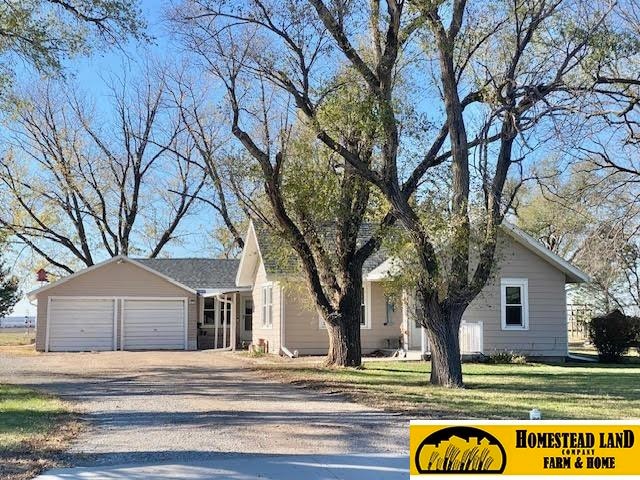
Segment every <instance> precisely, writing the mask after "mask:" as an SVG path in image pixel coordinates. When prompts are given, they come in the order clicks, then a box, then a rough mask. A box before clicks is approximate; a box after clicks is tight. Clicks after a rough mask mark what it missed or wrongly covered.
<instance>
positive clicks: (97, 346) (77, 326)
mask: <svg viewBox="0 0 640 480" xmlns="http://www.w3.org/2000/svg"><path fill="white" fill-rule="evenodd" d="M49 307H50V310H49V327H48V328H49V350H51V351H54V352H56V351H67V352H73V351H104V350H113V337H114V331H113V328H114V326H113V315H114V309H115V302H114V300H113V299H77V298H74V299H57V298H52V299H51V302H50V305H49Z"/></svg>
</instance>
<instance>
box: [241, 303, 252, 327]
mask: <svg viewBox="0 0 640 480" xmlns="http://www.w3.org/2000/svg"><path fill="white" fill-rule="evenodd" d="M242 322H243V324H244V330H245V332H250V331H251V330H252V329H253V299H252V298H245V299H244V301H243V308H242Z"/></svg>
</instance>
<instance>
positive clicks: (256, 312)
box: [252, 262, 281, 353]
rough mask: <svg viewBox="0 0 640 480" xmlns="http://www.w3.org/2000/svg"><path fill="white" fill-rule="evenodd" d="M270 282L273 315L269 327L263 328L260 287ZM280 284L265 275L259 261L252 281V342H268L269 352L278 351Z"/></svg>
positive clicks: (262, 265)
mask: <svg viewBox="0 0 640 480" xmlns="http://www.w3.org/2000/svg"><path fill="white" fill-rule="evenodd" d="M269 284H271V285H272V286H273V297H272V304H273V317H272V326H271V328H265V327H264V326H263V311H262V287H264V286H265V285H269ZM280 290H281V289H280V285H279V284H278V282H274V281H273V280H272V279H270V278H268V277H267V272H266V270H265V269H264V264H263V263H262V262H259V264H258V266H257V269H256V275H255V280H254V282H253V290H252V297H253V331H252V343H253V344H254V345H258V344H259V343H260V341H261V340H262V341H263V342H265V343H267V344H268V352H269V353H279V352H280V323H281V322H280Z"/></svg>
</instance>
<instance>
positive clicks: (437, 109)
mask: <svg viewBox="0 0 640 480" xmlns="http://www.w3.org/2000/svg"><path fill="white" fill-rule="evenodd" d="M182 12H183V16H182V18H183V20H184V19H186V20H187V21H188V22H190V25H191V27H192V32H193V34H194V35H195V37H192V40H193V41H192V42H191V47H192V48H193V49H194V50H196V51H198V52H199V53H203V54H204V55H203V57H204V58H207V59H211V58H212V57H211V55H210V53H211V50H210V48H211V47H212V46H214V47H216V46H217V51H216V54H217V55H216V58H218V59H220V58H222V59H224V62H223V64H224V66H225V67H224V68H220V62H219V61H217V60H213V61H211V62H210V64H209V67H210V68H211V69H212V70H214V71H215V72H216V74H217V75H218V76H219V77H220V78H221V79H222V80H223V81H224V83H225V85H226V87H227V90H228V95H229V99H230V102H231V105H232V110H233V113H234V115H233V132H234V134H235V135H236V137H237V138H238V139H239V140H240V141H241V142H242V143H243V144H244V145H245V147H246V148H247V149H248V150H249V151H250V152H252V154H253V156H254V157H255V158H256V159H258V160H259V161H260V162H261V164H262V165H263V166H264V174H265V179H266V181H267V191H268V193H269V195H270V196H272V197H273V204H274V205H275V206H276V207H277V205H278V202H279V200H278V198H277V194H276V191H277V186H278V174H279V171H280V169H281V168H282V161H283V159H284V156H283V155H282V154H281V152H277V151H276V152H271V151H270V150H266V149H264V148H260V147H259V146H258V145H257V144H256V141H255V134H258V135H262V136H261V139H262V140H264V139H269V138H271V137H270V131H263V132H248V131H247V130H246V129H245V128H243V115H245V113H247V110H246V107H245V105H246V103H247V102H250V101H255V100H259V99H260V98H261V95H266V96H267V98H268V99H269V101H270V102H271V103H270V105H271V106H272V109H273V108H274V106H275V105H280V106H281V107H282V108H281V109H280V115H282V116H284V117H287V118H290V116H291V115H292V113H291V112H290V111H288V110H287V108H286V106H287V105H288V104H289V102H293V104H295V107H296V112H295V114H293V115H295V116H297V117H299V118H303V119H304V121H305V122H306V123H307V124H308V125H309V127H310V128H312V129H313V130H314V132H315V135H316V137H317V138H318V139H319V140H320V141H321V142H322V143H323V144H324V145H325V146H326V147H327V148H329V149H330V150H331V151H333V152H334V153H335V154H336V155H338V156H340V157H341V158H342V159H344V161H345V162H346V163H347V164H348V165H350V167H351V169H352V170H353V171H354V172H356V173H357V174H358V175H359V176H360V177H362V178H364V179H366V180H367V181H369V182H370V183H371V184H373V185H375V186H376V187H378V189H379V190H380V191H381V192H382V193H383V194H384V196H385V198H386V200H387V202H388V203H389V204H390V205H391V208H392V216H393V217H395V218H397V219H398V221H399V223H400V224H401V225H402V226H403V227H404V229H405V230H406V232H407V234H408V237H409V239H410V241H411V243H412V245H413V247H414V250H415V255H416V258H417V264H418V268H419V271H420V272H419V275H418V277H417V282H416V285H415V288H416V291H417V297H418V300H419V302H420V304H421V306H422V310H423V311H424V312H425V317H424V318H423V319H422V324H423V326H424V327H425V328H426V329H427V332H428V335H429V339H430V345H431V352H432V369H431V381H432V383H434V384H438V385H446V386H460V385H462V371H461V365H460V348H459V338H458V335H459V333H458V332H459V327H460V322H461V318H462V315H463V313H464V311H465V309H466V308H467V306H468V305H469V303H470V302H471V301H472V300H473V299H474V298H475V297H476V296H477V294H478V293H479V292H480V290H481V289H482V288H483V287H484V286H485V284H486V282H487V280H488V278H489V276H490V273H491V271H492V268H493V265H494V254H495V250H496V243H497V237H498V230H497V229H498V227H499V225H500V223H501V221H502V219H503V216H504V214H505V211H506V210H507V207H508V204H509V203H510V201H511V200H512V198H513V192H509V193H508V194H506V195H505V193H506V192H505V185H506V184H507V179H508V177H509V174H510V171H513V170H514V168H515V169H516V173H517V172H518V171H519V170H520V169H521V167H522V162H523V159H524V157H525V154H526V153H527V152H530V151H531V149H532V147H531V145H532V143H536V142H541V141H543V140H544V131H545V129H549V128H553V127H554V122H553V120H557V121H560V120H561V119H562V118H563V116H565V115H569V114H571V112H572V111H573V108H574V107H575V105H576V104H575V102H576V97H577V96H578V95H580V93H581V92H583V91H584V90H585V89H586V86H587V84H588V86H590V85H591V83H590V80H589V79H587V78H586V77H587V76H586V75H585V72H584V70H583V69H582V67H583V66H584V65H585V62H586V61H587V60H589V59H590V56H591V54H592V53H593V51H594V46H593V43H594V42H592V40H593V38H594V37H595V35H596V33H599V32H600V30H601V28H602V27H603V24H604V21H605V19H606V16H607V14H608V13H609V8H608V6H607V5H606V4H604V3H603V4H598V2H595V3H594V2H585V1H582V0H532V1H516V2H507V1H498V2H492V3H491V4H489V5H488V4H487V3H486V2H480V1H475V2H471V1H470V2H467V1H465V0H450V1H443V2H428V1H419V2H412V3H408V2H405V1H403V0H386V1H380V0H374V1H371V2H369V3H368V4H366V5H364V4H362V3H358V2H348V1H332V2H324V1H323V0H307V1H305V2H287V3H286V5H284V6H283V5H282V4H281V3H280V2H271V1H269V0H252V1H250V2H240V1H239V2H233V1H232V2H229V1H224V2H222V1H215V0H191V1H187V2H184V5H183V10H182ZM345 69H347V70H349V71H351V72H354V74H355V78H354V79H353V80H351V81H352V82H356V83H358V84H362V85H363V86H364V89H365V91H366V92H367V98H368V99H369V100H371V102H372V103H371V108H370V109H369V110H370V112H371V111H372V112H375V115H374V116H373V117H374V120H373V121H374V122H375V123H376V136H375V138H374V139H373V140H374V143H375V147H374V148H373V149H374V151H375V152H376V153H377V154H378V153H379V158H377V159H376V161H375V162H373V161H370V159H369V158H368V157H366V156H364V157H363V155H362V152H361V151H358V150H354V149H353V146H352V145H351V144H350V142H349V139H348V138H341V137H340V136H338V135H336V134H335V133H334V132H333V131H332V128H331V124H330V121H329V122H328V121H327V118H326V117H324V116H323V114H322V112H323V107H324V102H325V99H326V97H327V95H328V94H329V93H330V92H331V91H332V89H333V88H334V87H335V81H336V79H338V78H339V77H340V75H339V73H340V72H342V71H344V70H345ZM411 80H413V82H411ZM407 81H409V83H410V85H413V86H418V87H419V91H420V93H421V94H422V95H421V96H420V95H419V96H416V97H414V98H413V99H412V100H413V102H414V103H413V105H414V106H416V107H417V106H422V107H423V111H424V112H425V114H426V115H427V116H428V117H429V120H430V121H431V123H432V124H435V125H436V128H434V129H426V130H424V131H422V132H418V139H417V140H416V139H415V138H410V137H408V136H407V135H406V134H405V131H404V130H403V127H404V125H405V122H404V121H405V120H406V118H403V115H404V113H403V112H402V109H401V108H400V107H399V100H400V99H401V98H402V96H403V95H402V93H404V92H406V89H405V88H404V87H405V86H406V82H407ZM265 83H267V84H268V85H269V87H270V88H265V86H264V85H265ZM425 84H426V85H425ZM401 86H402V88H401ZM250 87H253V88H250ZM265 92H266V93H265ZM421 104H422V105H421ZM263 113H264V112H263V111H258V112H253V111H250V113H249V114H250V115H254V116H255V115H258V117H259V118H262V115H263ZM269 113H270V115H271V118H270V119H269V121H268V122H263V124H269V122H271V121H272V120H271V119H272V118H274V117H275V116H276V115H275V113H274V112H273V110H271V111H270V112H269ZM369 115H370V114H369ZM539 126H542V128H535V127H539ZM252 133H254V135H253V137H252V135H251V134H252ZM285 133H286V130H284V129H282V128H281V129H280V130H276V137H277V138H281V137H282V136H283V135H284V134H285ZM532 140H533V142H532ZM416 143H417V144H418V146H419V148H418V150H416V147H415V145H416ZM420 150H421V151H420ZM274 162H275V163H274ZM443 162H447V165H448V170H447V185H448V188H449V190H448V192H449V193H448V195H447V202H446V209H445V210H444V211H442V210H441V211H439V212H432V213H435V214H437V215H439V216H440V217H441V218H438V219H437V221H436V219H434V217H433V215H432V214H429V215H423V213H424V212H423V211H422V209H421V205H422V204H421V203H420V202H415V201H414V194H416V193H422V192H420V190H419V187H420V185H421V182H422V180H423V179H424V178H425V177H428V176H429V175H431V174H433V172H434V169H435V168H436V167H438V166H440V165H442V164H443ZM442 218H445V219H446V221H445V222H442V221H441V220H442ZM283 220H284V222H283V223H286V222H287V221H288V220H287V219H286V217H283ZM443 223H444V224H445V225H446V228H445V229H444V230H442V231H436V230H434V227H435V226H436V225H442V224H443ZM292 232H294V233H296V232H295V230H293V229H292ZM442 237H444V238H445V240H442ZM297 239H300V248H299V255H300V256H301V257H302V258H305V257H311V255H312V252H310V251H309V250H308V248H306V247H305V244H306V243H307V241H306V239H305V237H304V235H297V233H296V234H295V235H294V238H293V240H294V242H295V241H297ZM474 239H477V240H478V241H477V242H474ZM476 254H477V255H476ZM476 258H477V259H478V260H477V261H476V260H475V259H476ZM310 278H311V281H312V283H313V282H314V281H315V282H318V285H316V286H314V285H312V291H317V292H320V291H321V287H323V285H324V286H325V288H326V285H327V284H328V282H330V280H331V279H325V278H322V277H321V276H316V277H314V276H310ZM317 303H318V305H320V306H322V305H323V300H322V299H321V298H318V301H317ZM327 307H328V306H327Z"/></svg>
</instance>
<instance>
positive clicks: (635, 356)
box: [569, 346, 640, 364]
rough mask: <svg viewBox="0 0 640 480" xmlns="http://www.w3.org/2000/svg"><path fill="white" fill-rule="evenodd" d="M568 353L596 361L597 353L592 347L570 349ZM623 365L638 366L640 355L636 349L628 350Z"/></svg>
mask: <svg viewBox="0 0 640 480" xmlns="http://www.w3.org/2000/svg"><path fill="white" fill-rule="evenodd" d="M569 351H570V353H572V354H576V355H580V356H581V357H586V358H591V359H593V360H598V352H597V351H596V349H595V348H593V347H588V346H579V347H572V348H570V349H569ZM624 362H625V363H639V364H640V353H639V352H638V349H637V348H630V349H629V351H627V353H626V354H625V356H624Z"/></svg>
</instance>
